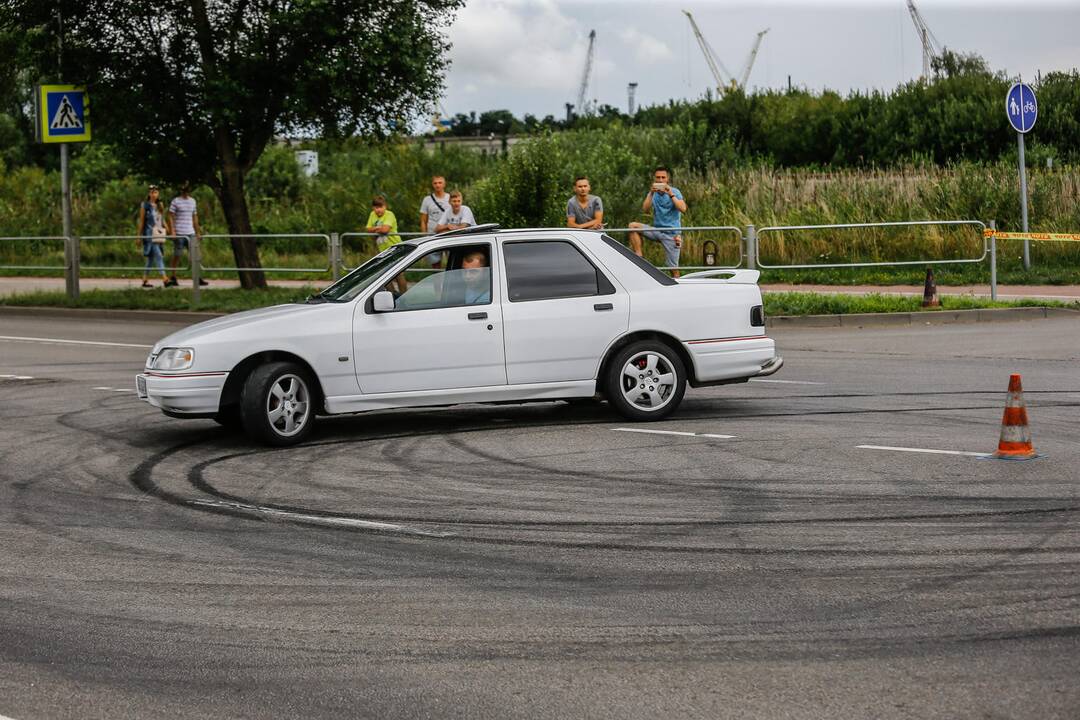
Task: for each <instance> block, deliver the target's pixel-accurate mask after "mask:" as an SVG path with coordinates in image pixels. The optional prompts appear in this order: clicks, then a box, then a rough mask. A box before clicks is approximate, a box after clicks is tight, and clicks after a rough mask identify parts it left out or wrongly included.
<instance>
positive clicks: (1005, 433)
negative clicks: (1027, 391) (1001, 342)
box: [993, 373, 1037, 460]
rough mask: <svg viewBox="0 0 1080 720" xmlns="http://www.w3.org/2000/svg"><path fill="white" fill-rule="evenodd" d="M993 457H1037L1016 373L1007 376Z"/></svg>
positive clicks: (1021, 389) (1018, 377) (1005, 458)
mask: <svg viewBox="0 0 1080 720" xmlns="http://www.w3.org/2000/svg"><path fill="white" fill-rule="evenodd" d="M993 457H995V458H1000V459H1003V460H1030V459H1031V458H1033V457H1037V456H1036V454H1035V448H1034V447H1032V445H1031V430H1030V429H1029V428H1028V419H1027V410H1026V409H1025V408H1024V388H1023V387H1022V386H1021V385H1020V375H1019V374H1017V373H1014V374H1013V375H1010V376H1009V397H1008V399H1007V400H1006V401H1005V415H1004V416H1003V417H1002V418H1001V439H1000V440H998V449H997V452H996V453H994V455H993Z"/></svg>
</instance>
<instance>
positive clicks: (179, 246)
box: [172, 235, 188, 257]
mask: <svg viewBox="0 0 1080 720" xmlns="http://www.w3.org/2000/svg"><path fill="white" fill-rule="evenodd" d="M172 242H173V245H172V254H173V257H180V256H182V255H183V254H184V251H185V250H187V249H188V239H187V236H186V235H185V236H183V237H178V238H173V241H172Z"/></svg>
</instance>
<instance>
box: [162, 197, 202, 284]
mask: <svg viewBox="0 0 1080 720" xmlns="http://www.w3.org/2000/svg"><path fill="white" fill-rule="evenodd" d="M169 228H170V232H169V234H170V235H176V236H178V237H176V238H174V239H173V255H172V260H170V261H169V267H170V269H171V270H172V275H171V276H170V277H169V281H168V283H167V285H168V286H171V287H176V286H177V285H179V284H180V283H179V282H178V281H177V280H176V266H177V265H178V264H179V263H180V258H182V257H183V256H184V251H185V250H187V249H188V247H189V244H190V239H191V238H193V237H198V236H199V235H202V229H201V228H200V227H199V209H198V205H197V204H196V203H195V198H193V197H191V183H188V182H185V183H184V184H183V185H181V186H180V195H179V196H177V197H174V198H173V199H172V202H171V203H169ZM199 284H200V285H209V283H208V282H206V281H205V280H203V279H202V278H199Z"/></svg>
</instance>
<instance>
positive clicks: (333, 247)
mask: <svg viewBox="0 0 1080 720" xmlns="http://www.w3.org/2000/svg"><path fill="white" fill-rule="evenodd" d="M339 277H341V236H340V235H338V234H337V233H336V232H334V233H330V279H331V280H333V281H334V282H337V281H338V278H339Z"/></svg>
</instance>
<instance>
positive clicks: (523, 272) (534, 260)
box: [503, 240, 615, 302]
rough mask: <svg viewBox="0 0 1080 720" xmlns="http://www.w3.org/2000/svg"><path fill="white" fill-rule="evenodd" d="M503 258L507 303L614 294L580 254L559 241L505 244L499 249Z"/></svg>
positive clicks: (572, 247) (607, 283) (612, 288)
mask: <svg viewBox="0 0 1080 720" xmlns="http://www.w3.org/2000/svg"><path fill="white" fill-rule="evenodd" d="M503 257H505V258H506V284H507V287H508V288H509V290H510V302H521V301H524V300H551V299H554V298H570V297H583V296H588V295H607V294H610V293H613V292H615V288H614V287H612V286H611V282H610V281H609V280H608V279H607V278H602V276H601V274H600V272H599V270H597V269H596V267H594V266H593V264H592V263H591V262H589V261H588V259H587V258H586V257H585V256H584V255H582V254H581V251H580V250H578V249H577V248H576V247H574V246H573V245H572V244H571V243H569V242H566V241H563V240H555V241H551V242H536V241H530V242H508V243H505V244H504V245H503Z"/></svg>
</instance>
